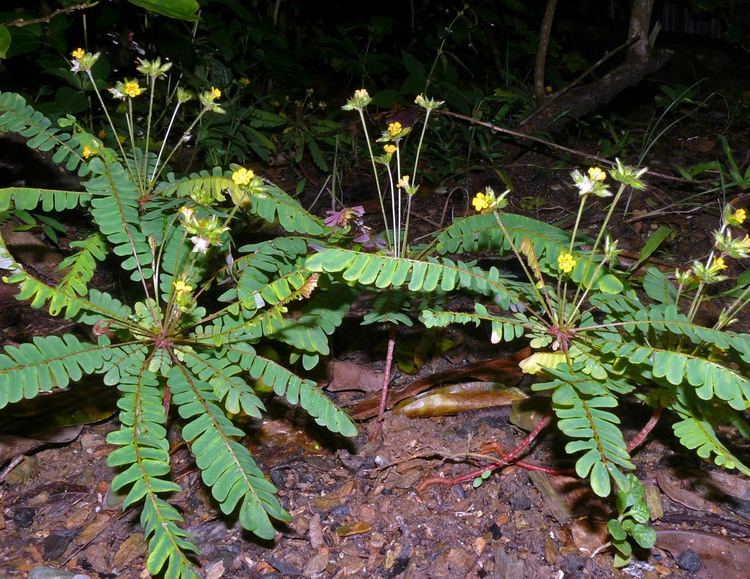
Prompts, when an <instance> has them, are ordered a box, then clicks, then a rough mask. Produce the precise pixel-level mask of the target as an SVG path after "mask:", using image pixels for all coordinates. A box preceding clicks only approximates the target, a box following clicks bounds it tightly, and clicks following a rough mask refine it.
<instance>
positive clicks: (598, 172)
mask: <svg viewBox="0 0 750 579" xmlns="http://www.w3.org/2000/svg"><path fill="white" fill-rule="evenodd" d="M570 176H571V177H572V178H573V186H574V187H575V188H576V189H578V195H580V196H581V197H583V196H586V195H592V194H593V195H596V196H597V197H611V196H612V192H611V191H610V190H609V187H608V186H607V185H606V184H605V183H604V181H605V180H606V178H607V174H606V173H605V172H604V171H603V170H602V169H601V168H599V167H589V170H588V171H586V174H584V173H581V172H580V171H578V170H577V169H576V170H575V171H573V172H571V174H570Z"/></svg>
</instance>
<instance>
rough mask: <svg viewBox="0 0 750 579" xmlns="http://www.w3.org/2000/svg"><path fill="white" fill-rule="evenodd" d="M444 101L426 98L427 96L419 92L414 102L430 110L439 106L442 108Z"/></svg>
mask: <svg viewBox="0 0 750 579" xmlns="http://www.w3.org/2000/svg"><path fill="white" fill-rule="evenodd" d="M444 103H445V101H437V100H434V99H428V98H425V96H424V95H421V94H418V95H417V98H415V99H414V104H416V105H417V106H420V107H422V108H423V109H426V110H428V111H433V110H435V109H437V108H440V107H441V106H442V105H443V104H444Z"/></svg>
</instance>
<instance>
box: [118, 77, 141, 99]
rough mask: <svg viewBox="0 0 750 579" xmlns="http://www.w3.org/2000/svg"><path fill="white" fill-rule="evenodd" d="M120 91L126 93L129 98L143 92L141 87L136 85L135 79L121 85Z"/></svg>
mask: <svg viewBox="0 0 750 579" xmlns="http://www.w3.org/2000/svg"><path fill="white" fill-rule="evenodd" d="M122 92H124V93H125V94H126V95H128V96H129V97H130V98H131V99H134V98H135V97H137V96H138V95H140V94H141V93H142V92H143V90H142V89H141V87H140V86H138V81H137V80H129V81H128V82H126V83H125V85H124V86H123V87H122Z"/></svg>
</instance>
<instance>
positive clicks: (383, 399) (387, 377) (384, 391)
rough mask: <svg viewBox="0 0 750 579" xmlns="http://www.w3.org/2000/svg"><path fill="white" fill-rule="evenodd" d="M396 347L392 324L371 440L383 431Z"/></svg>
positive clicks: (394, 329) (391, 325) (392, 325)
mask: <svg viewBox="0 0 750 579" xmlns="http://www.w3.org/2000/svg"><path fill="white" fill-rule="evenodd" d="M395 346H396V326H395V325H394V324H390V329H389V331H388V349H387V350H386V354H385V369H384V370H383V385H382V386H381V387H380V404H378V417H377V424H376V425H375V430H374V431H373V433H372V436H371V437H370V439H371V440H374V439H376V438H377V437H379V436H380V434H381V432H382V430H383V416H384V414H385V406H386V403H387V402H388V384H390V382H391V368H392V367H393V350H394V348H395Z"/></svg>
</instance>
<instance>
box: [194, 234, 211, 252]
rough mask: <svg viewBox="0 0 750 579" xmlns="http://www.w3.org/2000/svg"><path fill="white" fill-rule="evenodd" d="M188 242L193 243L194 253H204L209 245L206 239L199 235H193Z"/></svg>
mask: <svg viewBox="0 0 750 579" xmlns="http://www.w3.org/2000/svg"><path fill="white" fill-rule="evenodd" d="M190 241H192V242H193V252H194V253H206V252H207V251H208V247H209V246H210V245H211V243H210V242H209V241H208V239H206V238H205V237H200V236H199V235H193V237H191V238H190Z"/></svg>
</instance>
